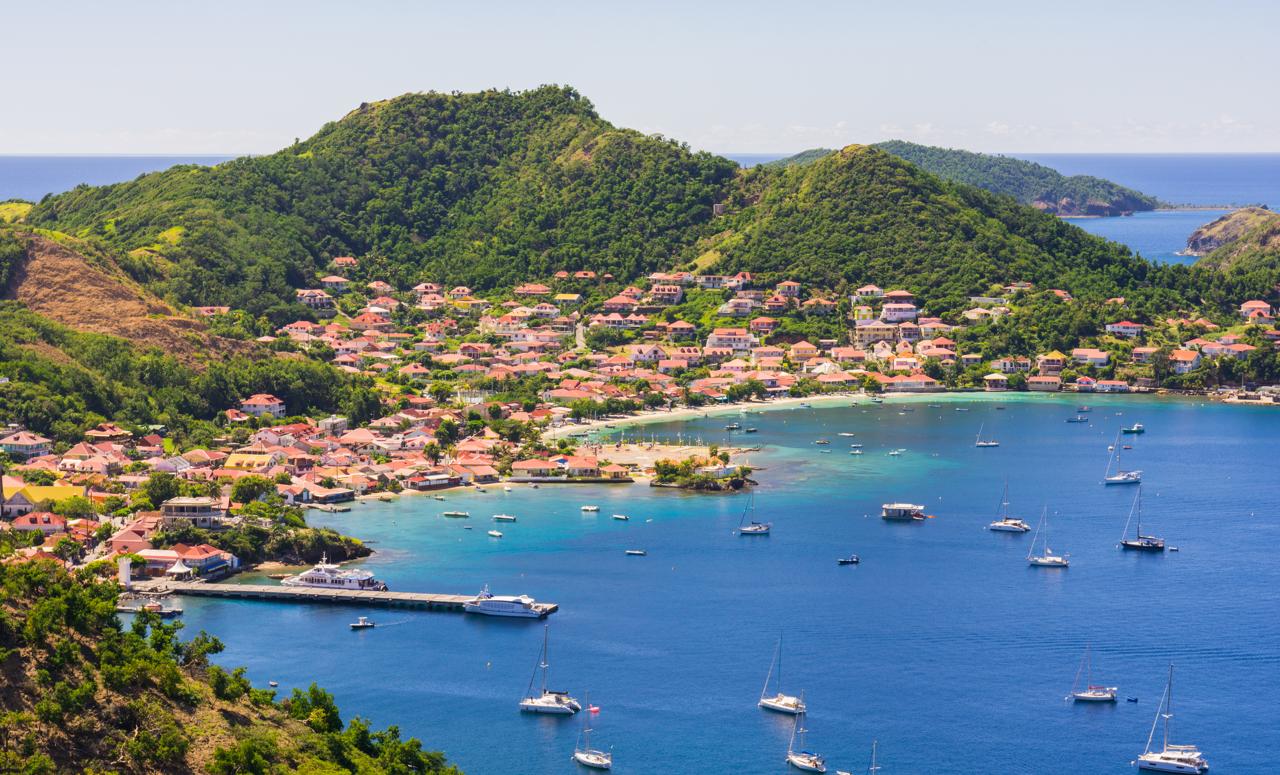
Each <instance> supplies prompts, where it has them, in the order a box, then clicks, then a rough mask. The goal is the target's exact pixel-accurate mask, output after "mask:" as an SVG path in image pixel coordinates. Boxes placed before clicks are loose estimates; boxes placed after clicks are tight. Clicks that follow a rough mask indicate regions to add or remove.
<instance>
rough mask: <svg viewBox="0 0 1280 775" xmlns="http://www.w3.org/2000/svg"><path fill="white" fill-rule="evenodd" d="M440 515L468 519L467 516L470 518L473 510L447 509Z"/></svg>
mask: <svg viewBox="0 0 1280 775" xmlns="http://www.w3.org/2000/svg"><path fill="white" fill-rule="evenodd" d="M440 516H443V517H448V518H449V519H467V518H469V517H470V516H471V512H469V511H446V512H443V513H442V514H441V515H440Z"/></svg>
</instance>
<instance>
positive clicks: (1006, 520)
mask: <svg viewBox="0 0 1280 775" xmlns="http://www.w3.org/2000/svg"><path fill="white" fill-rule="evenodd" d="M999 514H1000V518H999V519H997V520H996V521H995V522H992V523H991V524H989V525H987V530H995V531H997V532H1001V533H1027V532H1030V530H1031V526H1030V525H1028V524H1027V523H1026V522H1023V521H1022V520H1020V519H1015V518H1013V517H1011V516H1009V481H1008V480H1007V479H1006V480H1005V483H1004V492H1003V493H1002V494H1001V495H1000V512H999Z"/></svg>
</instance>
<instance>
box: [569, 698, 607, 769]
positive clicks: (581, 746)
mask: <svg viewBox="0 0 1280 775" xmlns="http://www.w3.org/2000/svg"><path fill="white" fill-rule="evenodd" d="M590 718H591V713H590V712H587V713H584V714H582V731H581V732H579V733H578V744H576V745H574V747H573V760H574V761H575V762H577V763H578V764H581V765H582V766H583V767H590V768H591V769H593V770H610V769H613V751H612V750H608V751H601V750H599V749H597V748H592V747H591V722H590Z"/></svg>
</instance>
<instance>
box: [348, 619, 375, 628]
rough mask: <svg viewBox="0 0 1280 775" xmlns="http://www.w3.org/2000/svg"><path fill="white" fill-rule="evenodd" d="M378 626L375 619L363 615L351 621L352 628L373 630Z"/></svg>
mask: <svg viewBox="0 0 1280 775" xmlns="http://www.w3.org/2000/svg"><path fill="white" fill-rule="evenodd" d="M376 626H377V625H376V624H374V623H373V620H372V619H370V618H369V617H367V616H361V617H359V618H358V619H356V620H355V621H354V622H352V623H351V629H353V630H371V629H373V628H374V627H376Z"/></svg>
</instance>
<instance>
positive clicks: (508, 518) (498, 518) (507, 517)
mask: <svg viewBox="0 0 1280 775" xmlns="http://www.w3.org/2000/svg"><path fill="white" fill-rule="evenodd" d="M493 521H494V522H515V521H516V517H515V515H514V514H494V515H493Z"/></svg>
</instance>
